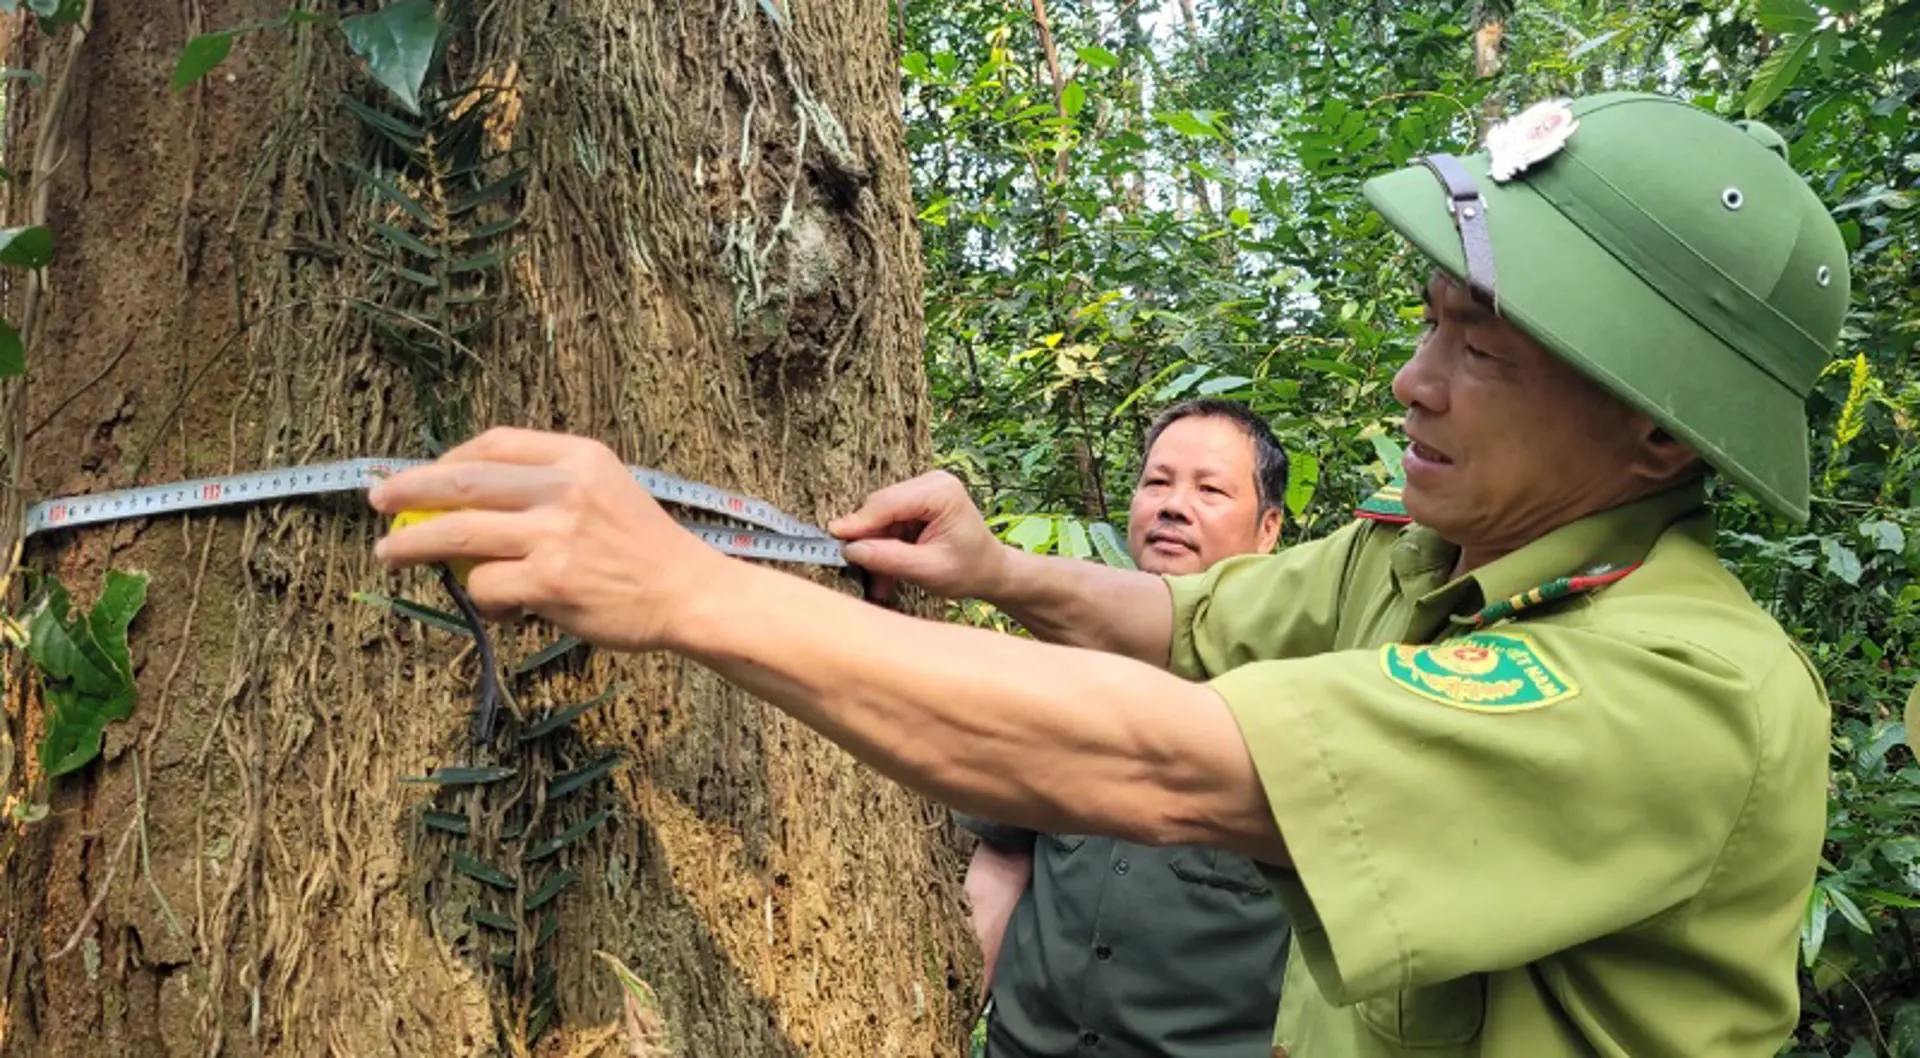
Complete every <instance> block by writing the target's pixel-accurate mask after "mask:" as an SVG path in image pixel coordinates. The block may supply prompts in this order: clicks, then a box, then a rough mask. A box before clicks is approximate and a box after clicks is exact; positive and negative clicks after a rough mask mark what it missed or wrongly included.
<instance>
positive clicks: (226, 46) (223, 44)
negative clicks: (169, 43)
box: [169, 30, 233, 92]
mask: <svg viewBox="0 0 1920 1058" xmlns="http://www.w3.org/2000/svg"><path fill="white" fill-rule="evenodd" d="M232 53H233V33H232V31H230V30H229V31H225V32H221V33H203V34H201V35H200V36H197V37H195V38H193V39H192V40H190V41H188V42H187V46H186V47H185V48H183V49H181V52H180V61H179V63H178V64H177V65H175V66H174V68H173V80H172V81H171V82H170V83H169V86H170V87H171V88H172V89H173V90H174V91H176V92H178V91H180V90H181V89H183V88H186V87H187V86H188V85H191V84H192V83H193V82H195V81H198V80H199V79H200V78H202V77H205V76H206V75H207V72H208V71H209V70H212V69H213V68H214V67H216V66H218V65H220V64H221V63H223V62H225V61H227V56H228V55H231V54H232Z"/></svg>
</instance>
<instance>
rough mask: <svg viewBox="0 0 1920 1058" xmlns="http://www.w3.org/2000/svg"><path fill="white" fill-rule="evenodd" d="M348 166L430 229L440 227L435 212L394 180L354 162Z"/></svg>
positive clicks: (383, 195) (388, 199)
mask: <svg viewBox="0 0 1920 1058" xmlns="http://www.w3.org/2000/svg"><path fill="white" fill-rule="evenodd" d="M346 166H347V168H348V169H349V170H350V171H352V172H353V173H354V174H356V175H357V176H359V177H360V179H362V180H365V181H366V182H367V183H369V184H372V185H373V187H374V190H376V191H378V192H380V194H381V196H382V197H383V198H385V199H386V200H387V201H389V202H391V203H393V204H394V205H396V206H398V207H400V211H401V212H403V213H405V214H406V215H407V216H409V217H412V218H413V219H414V220H417V221H419V222H420V223H421V224H424V225H426V226H427V227H428V228H429V229H438V228H439V225H438V224H436V223H434V219H433V214H432V213H431V212H430V211H428V209H427V207H426V206H423V205H421V204H420V203H419V202H417V201H415V200H414V198H413V196H411V195H409V194H407V193H406V192H404V191H402V190H400V189H399V188H398V187H396V186H394V184H393V182H392V181H390V180H388V179H387V178H386V177H384V176H381V175H379V174H378V173H374V172H371V171H369V170H366V169H362V168H361V167H359V166H357V165H354V164H353V163H352V162H348V163H346Z"/></svg>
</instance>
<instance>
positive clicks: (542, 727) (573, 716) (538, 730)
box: [520, 684, 620, 742]
mask: <svg viewBox="0 0 1920 1058" xmlns="http://www.w3.org/2000/svg"><path fill="white" fill-rule="evenodd" d="M619 689H620V685H619V684H615V685H614V686H612V687H609V688H607V689H606V690H604V691H601V692H600V693H599V694H596V695H594V696H593V697H592V698H589V699H587V700H586V701H584V702H581V703H580V704H578V705H570V706H568V707H567V708H565V709H562V710H560V711H559V712H557V713H554V714H553V715H552V716H549V717H547V718H546V719H544V720H542V721H540V722H539V723H537V724H534V725H533V726H532V727H529V728H527V729H526V730H525V731H522V732H521V733H520V741H522V742H532V741H533V740H534V739H537V738H545V737H546V736H548V735H551V734H553V733H554V732H555V731H558V730H560V729H561V728H563V727H565V726H567V725H568V724H571V723H573V722H574V721H575V720H578V719H579V718H580V717H581V715H582V714H584V713H586V711H587V710H589V709H592V708H593V707H594V706H596V705H599V704H600V703H601V702H604V701H606V700H607V699H608V698H611V697H613V695H614V692H615V691H617V690H619Z"/></svg>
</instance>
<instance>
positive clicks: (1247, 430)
mask: <svg viewBox="0 0 1920 1058" xmlns="http://www.w3.org/2000/svg"><path fill="white" fill-rule="evenodd" d="M1195 416H1199V417H1201V418H1207V419H1226V420H1229V421H1231V422H1232V423H1233V424H1234V425H1236V426H1238V427H1240V432H1242V433H1244V434H1246V435H1247V440H1249V441H1252V442H1253V484H1254V489H1255V491H1256V492H1257V494H1258V495H1259V497H1260V513H1262V514H1265V513H1266V512H1268V511H1270V510H1277V509H1278V508H1279V507H1280V503H1281V501H1282V499H1284V498H1285V497H1286V495H1287V450H1286V449H1284V448H1281V447H1280V440H1279V438H1276V437H1275V436H1273V430H1272V429H1271V428H1270V427H1268V426H1267V424H1266V421H1265V420H1263V419H1261V418H1260V417H1259V416H1258V415H1255V414H1254V413H1253V410H1252V409H1251V408H1248V407H1247V406H1246V405H1245V404H1241V403H1240V402H1238V401H1231V400H1221V399H1219V398H1217V397H1203V398H1201V399H1199V400H1183V401H1181V402H1180V403H1178V404H1175V405H1173V406H1172V407H1169V408H1167V409H1165V410H1163V411H1162V412H1161V413H1160V414H1159V415H1157V416H1155V417H1154V420H1153V425H1151V426H1149V427H1147V443H1146V445H1145V447H1144V448H1143V450H1142V451H1141V458H1143V459H1144V458H1145V457H1146V454H1147V453H1148V452H1151V451H1153V444H1154V442H1155V441H1158V440H1159V439H1160V435H1161V434H1162V433H1164V432H1165V431H1166V429H1167V427H1169V426H1172V425H1173V424H1174V423H1176V422H1179V421H1180V420H1181V419H1190V418H1193V417H1195Z"/></svg>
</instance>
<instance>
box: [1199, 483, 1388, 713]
mask: <svg viewBox="0 0 1920 1058" xmlns="http://www.w3.org/2000/svg"><path fill="white" fill-rule="evenodd" d="M1371 525H1372V523H1370V522H1361V521H1355V522H1353V523H1351V524H1349V525H1346V526H1343V527H1342V528H1341V529H1339V530H1338V531H1336V532H1334V533H1332V534H1331V535H1329V536H1326V537H1324V538H1322V539H1319V540H1315V541H1312V542H1310V543H1305V544H1300V545H1298V546H1296V547H1290V548H1287V549H1286V550H1284V551H1281V552H1280V553H1278V554H1272V555H1241V556H1238V557H1235V558H1229V559H1223V560H1222V561H1220V562H1217V563H1215V564H1214V565H1213V566H1212V567H1211V568H1209V569H1208V570H1207V571H1206V572H1205V573H1194V574H1188V575H1186V576H1175V577H1167V578H1166V582H1167V587H1168V588H1169V589H1170V590H1171V592H1172V593H1173V650H1172V654H1171V657H1170V658H1169V662H1168V665H1167V668H1168V669H1169V670H1170V671H1172V672H1173V674H1174V675H1176V676H1180V677H1183V678H1185V679H1190V680H1192V679H1204V678H1206V677H1207V676H1211V675H1219V674H1220V673H1222V672H1226V671H1227V670H1229V669H1232V668H1234V667H1235V666H1238V665H1244V664H1246V663H1247V662H1250V661H1253V660H1255V659H1256V658H1287V657H1301V656H1305V655H1308V654H1318V653H1321V652H1323V651H1327V650H1331V649H1333V646H1334V636H1335V633H1336V632H1337V630H1338V628H1339V624H1340V601H1341V594H1342V591H1343V588H1344V585H1345V582H1346V579H1347V573H1348V571H1349V567H1350V565H1351V563H1352V560H1353V558H1354V554H1355V549H1356V548H1357V547H1358V546H1359V541H1360V540H1361V539H1362V538H1363V535H1364V534H1365V533H1366V532H1367V531H1368V529H1369V527H1370V526H1371Z"/></svg>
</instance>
